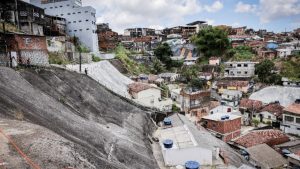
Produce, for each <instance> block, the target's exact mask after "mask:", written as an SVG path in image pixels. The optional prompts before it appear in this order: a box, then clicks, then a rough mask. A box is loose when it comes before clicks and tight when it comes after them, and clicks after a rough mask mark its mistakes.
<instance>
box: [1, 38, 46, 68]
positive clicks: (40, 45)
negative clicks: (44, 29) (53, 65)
mask: <svg viewBox="0 0 300 169" xmlns="http://www.w3.org/2000/svg"><path fill="white" fill-rule="evenodd" d="M5 36H6V40H7V46H8V51H9V53H10V55H11V59H12V62H16V63H17V64H30V65H36V66H48V65H49V56H48V50H47V44H46V37H45V36H37V35H25V34H6V35H5Z"/></svg>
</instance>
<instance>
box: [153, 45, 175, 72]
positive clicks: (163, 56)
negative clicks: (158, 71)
mask: <svg viewBox="0 0 300 169" xmlns="http://www.w3.org/2000/svg"><path fill="white" fill-rule="evenodd" d="M154 55H155V56H156V57H157V59H159V60H160V61H161V62H162V63H164V64H165V65H166V67H167V69H170V68H171V67H172V59H171V56H172V55H173V52H172V50H171V47H170V46H169V45H168V44H167V43H163V44H160V45H158V47H157V48H156V49H155V50H154Z"/></svg>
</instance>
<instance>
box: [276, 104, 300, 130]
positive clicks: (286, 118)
mask: <svg viewBox="0 0 300 169" xmlns="http://www.w3.org/2000/svg"><path fill="white" fill-rule="evenodd" d="M283 111H284V112H283V120H282V123H281V126H280V129H281V130H282V131H284V132H285V133H290V134H295V135H298V136H300V104H296V103H294V104H291V105H290V106H288V107H287V108H285V109H284V110H283Z"/></svg>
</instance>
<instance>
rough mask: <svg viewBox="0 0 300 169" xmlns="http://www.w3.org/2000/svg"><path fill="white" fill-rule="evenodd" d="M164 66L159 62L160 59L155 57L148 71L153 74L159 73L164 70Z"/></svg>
mask: <svg viewBox="0 0 300 169" xmlns="http://www.w3.org/2000/svg"><path fill="white" fill-rule="evenodd" d="M165 69H166V68H165V66H164V65H163V64H162V63H161V61H160V60H158V59H157V58H155V59H154V61H153V63H152V65H151V68H150V72H151V73H153V74H159V73H162V72H164V71H165Z"/></svg>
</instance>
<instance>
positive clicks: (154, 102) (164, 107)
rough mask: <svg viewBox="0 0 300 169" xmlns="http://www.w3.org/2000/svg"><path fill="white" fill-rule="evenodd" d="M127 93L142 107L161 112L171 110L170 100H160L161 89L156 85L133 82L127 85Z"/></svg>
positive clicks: (171, 103)
mask: <svg viewBox="0 0 300 169" xmlns="http://www.w3.org/2000/svg"><path fill="white" fill-rule="evenodd" d="M128 92H129V93H130V95H131V96H132V99H133V100H134V101H135V102H137V103H139V104H141V105H143V106H147V107H153V108H157V109H159V110H161V111H171V110H172V105H173V102H172V100H171V99H162V98H161V89H160V88H158V87H157V86H156V85H153V84H152V85H150V84H147V83H140V82H135V83H131V84H129V85H128Z"/></svg>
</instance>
